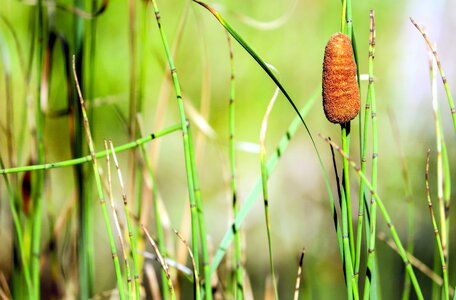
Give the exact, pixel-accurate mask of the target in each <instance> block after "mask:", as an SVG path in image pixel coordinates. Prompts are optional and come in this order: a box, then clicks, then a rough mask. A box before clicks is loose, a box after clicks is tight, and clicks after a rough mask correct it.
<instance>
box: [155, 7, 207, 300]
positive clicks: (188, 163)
mask: <svg viewBox="0 0 456 300" xmlns="http://www.w3.org/2000/svg"><path fill="white" fill-rule="evenodd" d="M152 4H153V8H154V13H155V19H156V21H157V26H158V30H159V32H160V37H161V41H162V44H163V48H164V50H165V54H166V59H167V61H168V66H169V70H170V72H171V77H172V81H173V87H174V91H175V93H176V99H177V105H178V109H179V116H180V121H181V130H182V136H183V144H184V156H185V171H186V174H187V183H188V184H187V187H188V193H189V198H190V208H191V227H192V247H193V248H192V251H193V255H194V256H195V259H197V258H198V229H199V226H202V224H198V213H197V211H196V205H197V203H196V197H195V192H194V190H195V189H194V188H195V187H194V177H193V175H194V170H193V168H192V159H194V157H192V151H191V145H190V143H192V141H191V140H190V138H189V136H188V128H187V125H188V124H187V118H186V116H185V110H184V102H183V100H182V93H181V88H180V84H179V79H178V76H177V71H176V67H175V65H174V59H173V57H172V55H171V51H170V49H169V46H168V40H167V38H166V36H165V33H164V31H163V28H162V25H161V16H160V11H159V10H158V6H157V2H156V1H155V0H152ZM201 213H202V212H201ZM202 230H203V229H202ZM200 240H201V248H202V249H203V251H204V249H206V251H207V240H206V236H201V237H200ZM206 253H208V252H206ZM203 255H204V253H203ZM196 262H197V260H196ZM197 266H198V265H197ZM204 271H205V273H204V279H205V280H204V290H205V294H206V295H205V296H206V299H208V300H211V299H212V288H211V270H210V268H209V267H208V266H207V267H205V268H204Z"/></svg>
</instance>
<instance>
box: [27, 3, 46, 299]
mask: <svg viewBox="0 0 456 300" xmlns="http://www.w3.org/2000/svg"><path fill="white" fill-rule="evenodd" d="M36 13H37V31H38V34H37V38H38V43H37V47H38V50H37V87H36V88H37V91H36V103H35V124H36V125H35V126H36V128H35V130H36V150H37V151H36V153H37V162H38V163H39V164H40V163H43V162H44V138H43V135H44V133H43V129H44V116H43V112H42V111H41V83H42V80H41V79H42V78H41V69H42V67H43V48H44V40H45V27H44V12H43V0H38V2H37V9H36ZM34 175H35V179H34V183H35V185H34V191H33V199H34V200H33V203H34V209H33V221H32V222H33V225H32V247H31V260H32V261H31V269H30V273H31V279H32V283H33V284H32V286H33V289H34V292H33V295H34V296H35V297H36V299H39V298H40V256H41V222H42V219H43V216H42V213H43V212H42V209H43V190H44V172H43V171H38V172H37V173H35V174H34Z"/></svg>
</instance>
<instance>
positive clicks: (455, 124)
mask: <svg viewBox="0 0 456 300" xmlns="http://www.w3.org/2000/svg"><path fill="white" fill-rule="evenodd" d="M410 21H411V22H412V24H413V25H414V26H415V27H416V29H418V31H419V32H420V33H421V35H422V36H423V38H424V40H425V42H426V44H427V45H428V47H429V49H430V50H431V51H432V54H433V55H434V57H435V61H436V62H437V67H438V69H439V72H440V77H441V78H442V83H443V86H444V88H445V93H446V96H447V99H448V105H449V106H450V113H451V117H452V118H453V128H454V131H455V132H456V108H455V107H454V101H453V96H452V95H451V91H450V87H449V85H448V81H447V78H446V76H445V73H444V72H443V68H442V64H441V62H440V59H439V56H438V54H437V50H436V49H435V47H434V46H433V45H432V42H431V41H430V40H429V37H428V36H427V33H426V32H425V31H424V30H423V28H421V26H420V25H418V23H416V22H415V20H414V19H412V18H410Z"/></svg>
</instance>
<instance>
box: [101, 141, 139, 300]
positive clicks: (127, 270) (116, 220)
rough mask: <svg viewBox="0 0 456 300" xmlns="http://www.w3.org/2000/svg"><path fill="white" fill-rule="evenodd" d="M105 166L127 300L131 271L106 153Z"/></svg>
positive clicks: (106, 148) (106, 147)
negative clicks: (122, 262)
mask: <svg viewBox="0 0 456 300" xmlns="http://www.w3.org/2000/svg"><path fill="white" fill-rule="evenodd" d="M104 146H105V151H106V152H107V151H108V147H109V146H108V141H107V140H105V141H104ZM106 166H107V169H108V172H107V173H108V198H109V204H110V205H111V210H112V216H113V219H114V225H115V226H116V231H117V235H118V237H119V242H120V248H121V250H122V256H123V259H124V264H125V271H124V272H125V273H124V274H125V277H126V279H127V297H128V299H131V298H132V290H133V287H132V278H131V269H130V262H129V261H128V255H127V250H126V248H125V243H124V239H123V236H122V229H121V228H120V223H119V216H118V215H117V209H116V206H115V204H114V196H113V194H112V176H111V160H110V158H109V154H107V153H106Z"/></svg>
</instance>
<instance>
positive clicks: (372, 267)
mask: <svg viewBox="0 0 456 300" xmlns="http://www.w3.org/2000/svg"><path fill="white" fill-rule="evenodd" d="M370 20H371V26H370V28H371V29H370V35H371V37H370V43H369V86H368V90H367V93H368V98H369V100H368V101H367V102H370V105H371V122H372V151H373V153H372V187H373V188H374V190H376V189H377V168H378V159H377V157H378V137H377V109H376V101H375V86H374V57H375V16H374V12H373V11H371V14H370ZM364 150H365V148H364ZM362 186H363V189H364V186H365V184H364V183H363V182H362ZM361 201H362V199H360V203H362V202H361ZM376 228H377V203H376V202H375V199H374V198H373V197H372V196H371V199H370V222H369V230H370V231H369V245H368V251H367V252H368V254H367V272H368V273H370V274H372V276H371V278H369V277H367V278H366V281H365V284H364V298H365V299H369V298H370V297H371V293H372V294H374V295H377V293H378V291H377V290H376V288H375V287H376V285H374V284H373V281H375V280H377V279H376V274H377V269H376V255H375V241H376ZM371 287H374V289H373V290H372V291H371Z"/></svg>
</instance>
